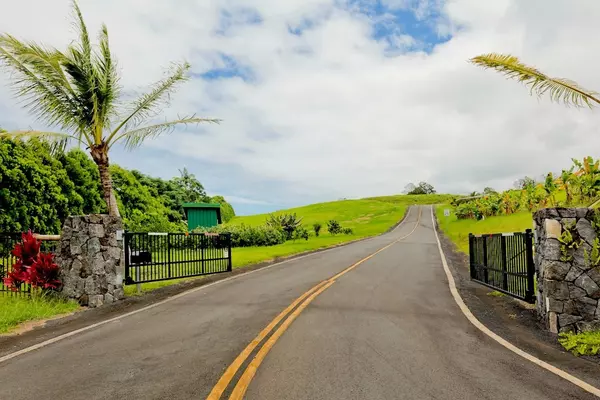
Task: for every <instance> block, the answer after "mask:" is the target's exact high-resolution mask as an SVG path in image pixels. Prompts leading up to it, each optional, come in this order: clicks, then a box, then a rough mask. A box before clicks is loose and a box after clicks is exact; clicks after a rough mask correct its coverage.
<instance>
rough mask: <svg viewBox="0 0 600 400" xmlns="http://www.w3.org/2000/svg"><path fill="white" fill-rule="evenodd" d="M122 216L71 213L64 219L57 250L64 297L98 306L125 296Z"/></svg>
mask: <svg viewBox="0 0 600 400" xmlns="http://www.w3.org/2000/svg"><path fill="white" fill-rule="evenodd" d="M122 229H123V224H122V222H121V219H120V218H117V217H111V216H108V215H100V214H93V215H85V216H71V217H68V218H67V219H66V220H65V223H64V225H63V229H62V233H61V239H60V243H59V247H58V250H57V254H58V256H57V258H56V261H57V264H58V265H59V266H60V268H61V279H62V282H63V288H62V293H63V295H64V296H66V297H69V298H73V299H76V300H78V301H79V303H80V304H81V305H85V306H90V307H98V306H101V305H103V304H104V303H112V302H113V301H115V300H119V299H121V298H123V296H124V294H123V273H124V262H125V258H124V254H123V244H122V242H121V241H119V240H117V231H119V230H122Z"/></svg>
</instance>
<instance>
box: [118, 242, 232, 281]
mask: <svg viewBox="0 0 600 400" xmlns="http://www.w3.org/2000/svg"><path fill="white" fill-rule="evenodd" d="M124 247H125V284H126V285H132V284H139V283H146V282H156V281H164V280H169V279H178V278H187V277H192V276H199V275H208V274H216V273H220V272H228V271H231V268H232V264H231V234H229V233H221V234H210V233H134V232H125V233H124Z"/></svg>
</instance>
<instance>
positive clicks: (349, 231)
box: [342, 228, 354, 235]
mask: <svg viewBox="0 0 600 400" xmlns="http://www.w3.org/2000/svg"><path fill="white" fill-rule="evenodd" d="M342 233H343V234H344V235H354V231H353V230H352V228H342Z"/></svg>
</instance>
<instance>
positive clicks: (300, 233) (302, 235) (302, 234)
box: [292, 226, 310, 240]
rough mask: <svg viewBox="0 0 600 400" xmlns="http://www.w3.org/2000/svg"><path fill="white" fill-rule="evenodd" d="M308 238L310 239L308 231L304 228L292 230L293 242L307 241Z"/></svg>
mask: <svg viewBox="0 0 600 400" xmlns="http://www.w3.org/2000/svg"><path fill="white" fill-rule="evenodd" d="M309 237H310V234H309V232H308V229H306V228H305V227H304V226H299V227H297V228H296V229H295V230H294V234H293V235H292V239H293V240H297V239H304V240H308V238H309Z"/></svg>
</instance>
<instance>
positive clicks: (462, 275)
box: [436, 221, 600, 387]
mask: <svg viewBox="0 0 600 400" xmlns="http://www.w3.org/2000/svg"><path fill="white" fill-rule="evenodd" d="M436 222H437V221H436ZM436 229H437V231H438V235H439V237H440V242H441V245H442V249H443V250H444V255H445V256H446V261H447V262H448V266H449V267H450V270H451V271H452V275H453V277H454V279H455V281H456V286H457V288H458V291H459V293H460V295H461V297H462V298H463V300H464V302H465V303H466V305H467V306H468V307H469V309H470V310H471V312H472V313H473V315H474V316H475V317H476V318H477V319H478V320H479V321H480V322H481V323H483V324H484V325H485V326H486V327H487V328H488V329H490V330H491V331H492V332H494V333H496V334H497V335H499V336H501V337H502V338H504V339H506V340H507V341H509V342H510V343H512V344H514V345H515V346H517V347H519V348H521V349H522V350H524V351H526V352H528V353H529V354H531V355H533V356H535V357H537V358H539V359H541V360H543V361H546V362H548V363H550V364H552V365H554V366H556V367H558V368H561V369H563V370H565V371H567V372H569V373H571V374H573V375H575V376H578V377H579V378H581V379H583V380H585V381H586V382H588V383H590V384H592V385H594V386H596V387H598V386H600V367H599V364H600V358H599V357H575V356H573V355H572V354H571V353H569V352H567V351H565V350H564V349H563V348H562V346H560V344H559V343H558V341H557V335H555V334H552V333H550V332H548V331H546V330H545V329H542V326H541V325H540V323H539V321H538V319H537V317H536V313H535V307H534V306H533V305H531V304H527V303H525V302H522V301H520V300H517V299H514V298H512V297H510V296H490V295H489V293H490V292H492V289H489V288H487V287H485V286H483V285H479V284H477V283H475V282H472V281H471V280H470V277H469V259H468V256H467V255H466V254H464V253H461V252H460V251H459V250H458V248H457V247H456V245H455V244H454V243H453V242H451V241H450V240H449V239H448V238H447V237H446V236H445V235H444V233H443V232H442V231H441V230H440V229H439V226H437V224H436Z"/></svg>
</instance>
